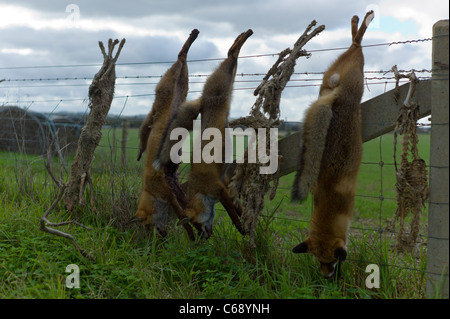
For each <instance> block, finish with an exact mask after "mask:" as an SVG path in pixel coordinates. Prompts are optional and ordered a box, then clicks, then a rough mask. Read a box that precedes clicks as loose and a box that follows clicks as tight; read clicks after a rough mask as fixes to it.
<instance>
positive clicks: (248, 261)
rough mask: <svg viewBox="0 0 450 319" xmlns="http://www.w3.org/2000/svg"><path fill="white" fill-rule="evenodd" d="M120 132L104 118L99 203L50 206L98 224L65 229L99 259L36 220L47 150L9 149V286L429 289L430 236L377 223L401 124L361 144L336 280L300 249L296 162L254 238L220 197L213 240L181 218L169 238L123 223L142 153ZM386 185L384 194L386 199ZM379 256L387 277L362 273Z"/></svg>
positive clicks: (0, 256)
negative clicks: (72, 282) (190, 232)
mask: <svg viewBox="0 0 450 319" xmlns="http://www.w3.org/2000/svg"><path fill="white" fill-rule="evenodd" d="M120 133H121V132H120V130H118V131H117V132H116V134H117V136H118V138H117V140H118V139H119V137H120ZM112 135H113V131H112V130H109V129H105V131H104V134H103V140H102V143H101V144H100V146H99V147H98V149H97V152H96V155H95V160H94V164H93V165H94V166H93V170H92V175H93V180H94V189H95V193H94V198H95V205H96V209H97V210H96V212H95V213H94V212H93V211H92V210H91V209H90V208H85V209H83V210H82V211H81V214H79V213H78V214H77V213H74V215H73V216H71V215H70V214H69V213H67V212H65V211H64V209H63V207H62V206H60V207H58V208H57V210H56V211H54V212H53V213H52V214H51V215H50V220H52V221H54V222H57V221H64V220H70V219H73V218H77V219H79V221H80V222H81V223H83V224H85V225H87V226H89V227H91V228H92V229H93V230H92V231H89V230H86V229H83V228H79V227H74V226H64V227H63V228H62V229H61V230H63V231H67V232H69V233H71V234H73V235H74V237H75V238H76V240H77V242H78V243H79V244H80V245H81V246H82V247H83V248H84V249H86V250H87V251H89V252H91V253H92V254H93V255H94V256H95V261H91V260H89V259H86V258H84V257H82V256H81V255H80V254H79V253H78V252H77V251H76V250H75V249H74V247H73V246H72V244H71V243H70V242H69V241H67V240H66V239H64V238H61V237H55V236H52V235H50V234H47V233H44V232H42V231H40V230H39V218H40V217H41V216H42V214H43V213H44V212H45V210H46V209H47V208H48V207H49V206H50V205H51V203H52V201H53V200H54V199H55V198H56V196H57V193H58V189H56V188H55V186H54V185H53V183H52V181H51V179H50V178H49V176H48V174H47V173H46V172H45V169H44V161H43V159H42V158H40V157H36V156H30V155H18V154H12V153H6V152H3V153H0V190H1V192H0V194H1V195H0V201H1V206H0V209H1V210H0V298H82V299H90V298H92V299H98V298H102V299H103V298H160V299H162V298H170V299H172V298H182V299H185V298H201V299H204V298H208V299H209V298H230V299H241V298H250V299H263V298H275V299H288V298H308V299H334V298H346V299H367V298H377V299H382V298H424V296H425V277H424V271H425V269H426V249H425V247H424V246H423V245H422V246H418V247H419V248H418V250H416V251H415V252H413V253H411V254H397V253H396V252H395V251H394V249H393V246H394V245H393V244H394V240H395V238H394V237H395V236H393V233H389V232H383V233H378V232H376V231H373V230H377V229H380V228H385V227H386V226H387V225H388V224H389V220H390V219H391V218H392V216H393V213H394V212H395V209H396V201H395V196H396V194H395V187H394V186H395V173H394V167H393V165H392V163H393V159H392V154H393V144H392V141H393V140H392V135H385V136H383V137H382V138H381V140H380V139H375V140H373V141H370V142H368V143H365V145H364V158H363V165H362V167H361V173H360V175H359V182H358V190H357V193H358V196H357V197H356V200H355V217H354V221H353V223H352V228H351V231H350V233H351V234H350V243H349V245H348V246H349V259H348V260H347V261H346V262H345V263H343V264H342V268H341V271H342V275H341V277H340V278H338V279H334V280H326V279H324V278H322V276H321V274H320V273H319V271H318V267H317V262H316V261H315V259H314V258H313V257H312V256H309V255H301V256H299V255H294V254H293V253H292V252H291V249H292V247H294V246H295V245H296V244H298V243H299V242H300V241H301V240H303V239H304V238H305V237H306V235H307V229H308V227H309V218H310V215H311V211H312V206H311V199H310V198H309V199H308V200H307V201H306V203H304V204H302V205H299V204H292V203H290V187H291V185H292V182H293V178H294V174H290V175H287V176H284V177H283V178H281V180H280V184H279V187H278V191H277V195H276V196H275V198H274V199H273V200H272V201H270V200H267V201H266V207H265V209H264V211H263V212H262V215H261V216H260V222H259V225H258V227H257V230H256V234H255V242H256V244H257V245H256V248H253V247H251V246H250V245H249V243H248V239H247V238H246V237H242V236H241V235H240V234H239V233H238V232H237V231H236V230H235V228H234V227H233V226H232V225H231V222H230V220H229V218H228V216H227V215H226V213H225V212H224V211H223V209H221V207H220V205H218V206H217V210H218V214H217V217H216V221H215V225H214V233H213V236H212V237H211V238H210V239H208V240H207V241H203V240H200V241H197V242H190V241H189V240H188V238H187V236H186V234H185V232H184V230H183V229H182V228H179V227H175V226H173V228H172V229H171V230H170V231H169V235H168V236H167V237H166V238H164V239H161V238H159V237H156V236H155V234H154V233H153V232H148V231H145V230H144V229H142V228H141V227H138V226H135V227H128V228H126V227H123V226H122V225H123V220H125V219H126V218H129V217H131V216H132V215H133V214H134V212H135V210H136V205H137V199H138V196H139V194H140V187H141V174H142V167H143V163H142V162H136V160H135V158H136V157H135V156H136V152H137V131H136V130H130V132H129V135H128V136H129V143H128V149H127V159H128V160H127V167H126V168H125V169H124V168H123V167H122V165H121V162H120V150H117V153H116V154H112V152H111V145H112V140H113V139H112ZM119 148H120V146H119ZM419 149H420V151H421V152H422V154H421V155H422V157H423V158H424V159H426V160H427V159H428V158H429V136H428V135H421V136H420V145H419ZM380 150H381V153H380ZM380 161H383V162H384V165H383V166H380V165H379V163H380ZM69 162H70V159H69ZM54 164H55V165H54V169H56V168H57V166H56V165H57V161H56V160H55V163H54ZM187 169H188V168H186V169H184V171H183V172H184V173H182V175H185V172H187ZM63 176H67V173H64V174H63ZM380 195H382V196H384V198H385V199H384V200H382V201H380V199H379V198H380ZM425 212H426V210H425ZM425 212H424V214H423V217H422V225H424V226H426V220H427V216H426V213H425ZM171 222H172V223H173V224H174V220H172V221H171ZM425 233H426V228H424V229H423V231H421V234H425ZM394 235H395V234H394ZM370 263H375V264H377V265H379V268H380V273H381V275H380V288H378V289H368V288H366V285H365V280H366V278H367V276H368V273H366V272H365V269H366V266H367V265H368V264H370ZM69 264H76V265H78V266H79V269H80V288H79V289H70V288H67V287H66V285H65V280H66V277H67V276H68V275H69V273H66V272H65V269H66V267H67V265H69Z"/></svg>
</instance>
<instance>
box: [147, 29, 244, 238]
mask: <svg viewBox="0 0 450 319" xmlns="http://www.w3.org/2000/svg"><path fill="white" fill-rule="evenodd" d="M252 34H253V31H252V30H248V31H247V32H244V33H242V34H240V35H239V36H238V37H237V38H236V40H235V42H234V44H233V45H232V46H231V48H230V49H229V51H228V57H227V59H225V60H224V61H223V62H222V63H221V64H220V65H219V67H218V68H217V69H216V70H215V71H214V73H213V74H212V75H211V76H210V77H209V78H208V80H207V81H206V84H205V86H204V88H203V92H202V96H201V98H200V99H198V100H195V101H192V102H187V103H185V104H184V105H183V106H182V107H181V109H180V111H179V113H178V114H177V118H176V119H175V120H174V121H173V122H172V123H171V124H170V126H169V130H172V129H173V128H176V127H184V128H188V129H192V120H193V119H195V118H197V116H198V114H199V113H201V132H203V131H204V130H205V129H206V128H209V127H214V128H217V129H219V130H220V132H221V133H222V154H225V152H224V148H225V127H226V126H227V125H228V113H229V109H230V102H231V93H232V88H233V83H234V78H235V74H236V69H237V59H238V55H239V52H240V49H241V47H242V45H243V44H244V43H245V41H246V40H247V39H248V37H250V36H251V35H252ZM172 142H173V141H172ZM207 143H208V141H202V149H203V147H204V146H205V144H207ZM171 145H173V143H171V142H170V141H168V139H166V140H165V142H164V143H163V145H162V147H161V150H160V153H159V155H158V160H157V161H155V164H154V165H155V166H156V167H158V166H159V165H163V166H164V165H166V163H167V162H168V161H169V159H168V156H169V152H170V146H171ZM225 169H226V167H225V163H224V159H223V158H222V161H221V163H215V162H212V163H205V162H204V161H203V160H202V161H201V162H200V163H191V169H190V172H189V176H188V188H187V200H188V201H187V205H186V210H185V214H186V216H187V218H186V219H185V221H184V222H185V223H187V222H191V223H192V224H193V225H194V226H195V227H196V228H197V229H198V230H199V232H201V233H202V234H203V236H204V237H205V238H208V237H210V236H211V234H212V225H213V221H214V217H215V211H214V206H215V204H216V202H217V201H220V202H221V203H222V205H223V206H224V208H225V209H226V210H227V212H228V214H229V215H230V218H231V220H232V221H233V223H234V225H235V226H236V228H237V229H238V230H239V231H240V232H241V233H242V232H243V231H242V226H241V222H240V220H239V216H240V214H241V211H242V209H241V207H240V206H239V205H237V206H236V205H234V203H233V198H231V197H230V195H229V193H228V190H227V187H226V181H224V173H225Z"/></svg>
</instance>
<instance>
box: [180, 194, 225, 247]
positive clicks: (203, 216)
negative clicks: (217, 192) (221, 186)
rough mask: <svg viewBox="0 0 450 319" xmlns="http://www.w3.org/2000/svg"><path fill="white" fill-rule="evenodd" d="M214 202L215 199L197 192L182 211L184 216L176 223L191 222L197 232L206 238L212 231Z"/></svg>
mask: <svg viewBox="0 0 450 319" xmlns="http://www.w3.org/2000/svg"><path fill="white" fill-rule="evenodd" d="M216 202H217V199H215V198H213V197H211V196H208V195H204V194H201V193H197V194H196V195H195V196H194V198H193V199H192V200H191V201H190V202H189V204H188V207H186V210H185V211H184V213H185V215H186V218H184V219H182V220H180V221H179V222H178V224H179V225H182V224H184V223H186V222H191V223H192V225H194V227H195V228H197V230H198V231H199V233H200V234H201V235H202V236H203V237H204V238H205V239H208V238H209V237H210V236H211V235H212V232H213V222H214V217H215V216H216V211H215V209H214V205H215V204H216Z"/></svg>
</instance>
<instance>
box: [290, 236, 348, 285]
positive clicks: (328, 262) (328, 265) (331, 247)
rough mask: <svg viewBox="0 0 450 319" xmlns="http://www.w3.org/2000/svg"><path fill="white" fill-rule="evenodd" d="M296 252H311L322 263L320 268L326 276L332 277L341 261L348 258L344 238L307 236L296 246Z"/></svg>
mask: <svg viewBox="0 0 450 319" xmlns="http://www.w3.org/2000/svg"><path fill="white" fill-rule="evenodd" d="M292 251H293V252H294V253H297V254H301V253H310V254H312V255H314V256H315V257H316V259H317V260H318V261H319V263H320V270H321V272H322V274H323V275H324V276H325V278H331V277H332V276H333V275H334V274H335V272H336V269H337V267H338V264H339V263H340V262H341V261H344V260H345V259H346V258H347V249H346V247H345V243H344V241H343V240H342V239H339V238H335V239H334V240H332V241H331V242H330V241H329V240H323V239H315V238H310V237H309V238H307V239H306V240H305V241H304V242H302V243H301V244H299V245H297V246H296V247H294V249H293V250H292Z"/></svg>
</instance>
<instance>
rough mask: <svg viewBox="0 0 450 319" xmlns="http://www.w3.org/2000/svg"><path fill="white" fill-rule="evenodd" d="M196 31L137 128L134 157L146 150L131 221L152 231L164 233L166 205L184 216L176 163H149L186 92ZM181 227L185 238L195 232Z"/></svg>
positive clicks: (163, 234)
mask: <svg viewBox="0 0 450 319" xmlns="http://www.w3.org/2000/svg"><path fill="white" fill-rule="evenodd" d="M198 33H199V31H198V30H197V29H194V30H193V31H192V32H191V34H190V35H189V38H188V39H187V41H186V43H185V44H184V46H183V48H182V49H181V51H180V53H179V54H178V60H177V61H176V62H175V63H174V64H173V65H172V67H171V68H170V69H169V70H167V71H166V73H165V74H164V76H163V77H162V78H161V80H160V82H159V83H158V86H157V87H156V98H155V101H154V103H153V107H152V110H151V112H150V113H149V115H148V116H147V118H146V119H145V121H144V123H143V125H142V126H141V130H140V134H139V137H140V146H139V154H138V160H139V159H140V157H141V155H142V153H143V152H144V150H145V152H146V158H145V167H144V174H143V189H142V193H141V197H140V199H139V203H138V209H137V212H136V215H135V216H134V217H133V218H132V220H131V221H134V220H138V221H141V222H142V224H143V225H144V226H146V227H147V228H151V227H154V228H155V229H156V231H157V232H158V233H159V234H160V235H162V236H166V234H167V232H166V222H167V217H168V213H169V208H172V209H173V210H174V212H175V213H176V215H177V216H178V218H180V219H183V218H184V217H185V215H184V213H183V208H184V207H182V206H184V205H185V199H184V193H183V192H182V191H181V189H180V187H179V184H178V181H177V178H176V174H177V166H176V165H175V166H174V164H173V163H172V166H168V167H165V168H164V169H155V168H154V167H153V165H152V163H153V161H154V160H155V158H156V155H157V152H158V149H159V146H160V144H161V141H162V139H163V136H164V132H165V130H166V127H167V125H168V123H169V121H170V119H171V117H173V116H175V114H176V112H177V110H178V108H179V105H180V104H181V103H182V102H183V101H184V100H185V99H186V96H187V92H188V69H187V63H186V57H187V53H188V51H189V48H190V46H191V44H192V43H193V42H194V41H195V39H196V38H197V36H198ZM184 227H185V228H186V231H187V232H188V235H189V238H190V239H192V240H194V239H195V236H194V233H193V231H192V228H191V226H190V225H188V224H185V225H184Z"/></svg>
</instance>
